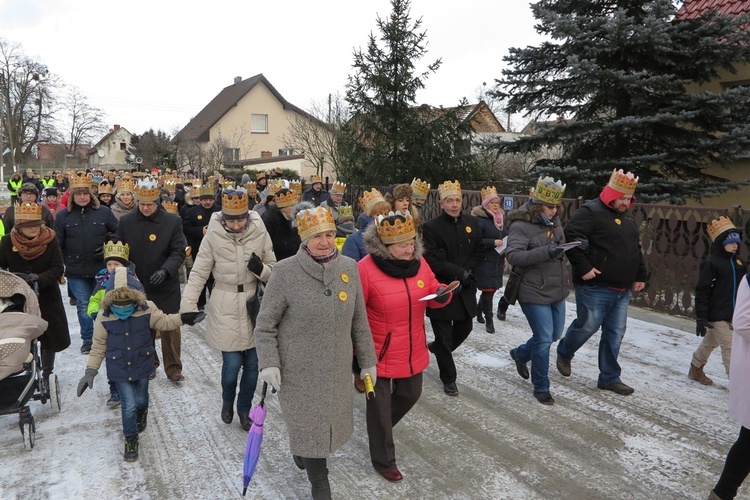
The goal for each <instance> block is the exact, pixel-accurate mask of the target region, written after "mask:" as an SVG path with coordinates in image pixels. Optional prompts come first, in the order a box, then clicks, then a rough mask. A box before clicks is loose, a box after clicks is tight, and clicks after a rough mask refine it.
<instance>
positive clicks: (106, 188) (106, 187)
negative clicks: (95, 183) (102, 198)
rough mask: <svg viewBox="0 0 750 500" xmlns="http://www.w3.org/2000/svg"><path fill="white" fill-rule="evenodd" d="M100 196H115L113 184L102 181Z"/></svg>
mask: <svg viewBox="0 0 750 500" xmlns="http://www.w3.org/2000/svg"><path fill="white" fill-rule="evenodd" d="M99 194H114V191H113V190H112V184H110V183H109V182H108V181H102V182H101V184H99Z"/></svg>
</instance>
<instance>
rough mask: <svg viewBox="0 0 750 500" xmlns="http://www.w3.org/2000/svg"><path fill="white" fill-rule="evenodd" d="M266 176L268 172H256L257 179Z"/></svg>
mask: <svg viewBox="0 0 750 500" xmlns="http://www.w3.org/2000/svg"><path fill="white" fill-rule="evenodd" d="M265 177H266V173H265V172H258V173H256V174H255V180H256V181H259V180H261V179H264V178H265Z"/></svg>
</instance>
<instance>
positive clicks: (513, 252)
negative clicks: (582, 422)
mask: <svg viewBox="0 0 750 500" xmlns="http://www.w3.org/2000/svg"><path fill="white" fill-rule="evenodd" d="M564 191H565V185H564V184H561V183H560V181H557V182H556V181H554V180H553V179H552V178H551V177H545V178H541V177H540V178H539V181H538V182H537V186H536V189H535V190H534V194H533V196H532V198H531V199H530V200H529V202H528V203H527V204H526V205H524V206H522V207H521V208H519V209H518V210H514V211H512V212H511V213H509V214H508V219H509V224H510V228H509V234H508V249H507V250H506V257H507V259H508V262H509V263H510V264H511V265H512V266H513V270H514V271H515V272H517V273H520V274H523V277H522V278H521V288H520V291H519V292H518V302H519V304H520V306H521V310H522V311H523V313H524V315H526V319H527V320H528V322H529V326H530V327H531V332H532V336H531V338H530V339H529V340H528V341H527V342H526V343H525V344H522V345H520V346H518V347H517V348H515V349H512V350H511V351H510V357H511V358H513V361H515V363H516V369H517V370H518V374H519V375H520V376H521V377H522V378H524V379H528V378H529V369H528V368H527V366H526V364H527V363H528V362H529V361H531V382H532V383H533V384H534V397H535V398H536V399H537V401H539V402H540V403H542V404H545V405H551V404H554V403H555V400H554V399H553V398H552V395H551V394H550V392H549V349H550V346H551V345H552V343H553V342H555V341H557V340H559V339H560V336H561V335H562V330H563V327H564V326H565V297H567V296H568V293H570V290H569V287H568V282H567V276H566V273H565V262H564V260H563V253H564V252H565V249H564V248H562V247H561V246H560V245H562V244H563V243H565V234H564V233H563V229H562V226H561V225H560V218H559V217H558V215H557V213H558V210H559V209H560V201H562V195H563V192H564Z"/></svg>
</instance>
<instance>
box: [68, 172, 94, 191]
mask: <svg viewBox="0 0 750 500" xmlns="http://www.w3.org/2000/svg"><path fill="white" fill-rule="evenodd" d="M93 177H94V176H93V175H91V174H86V173H84V172H77V173H75V174H73V175H70V176H69V177H68V187H69V188H70V189H74V188H86V189H88V188H90V187H91V179H92V178H93Z"/></svg>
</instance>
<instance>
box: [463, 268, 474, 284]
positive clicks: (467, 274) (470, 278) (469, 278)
mask: <svg viewBox="0 0 750 500" xmlns="http://www.w3.org/2000/svg"><path fill="white" fill-rule="evenodd" d="M473 282H474V275H473V274H471V271H464V274H463V276H461V286H464V287H467V286H471V284H472V283H473Z"/></svg>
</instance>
